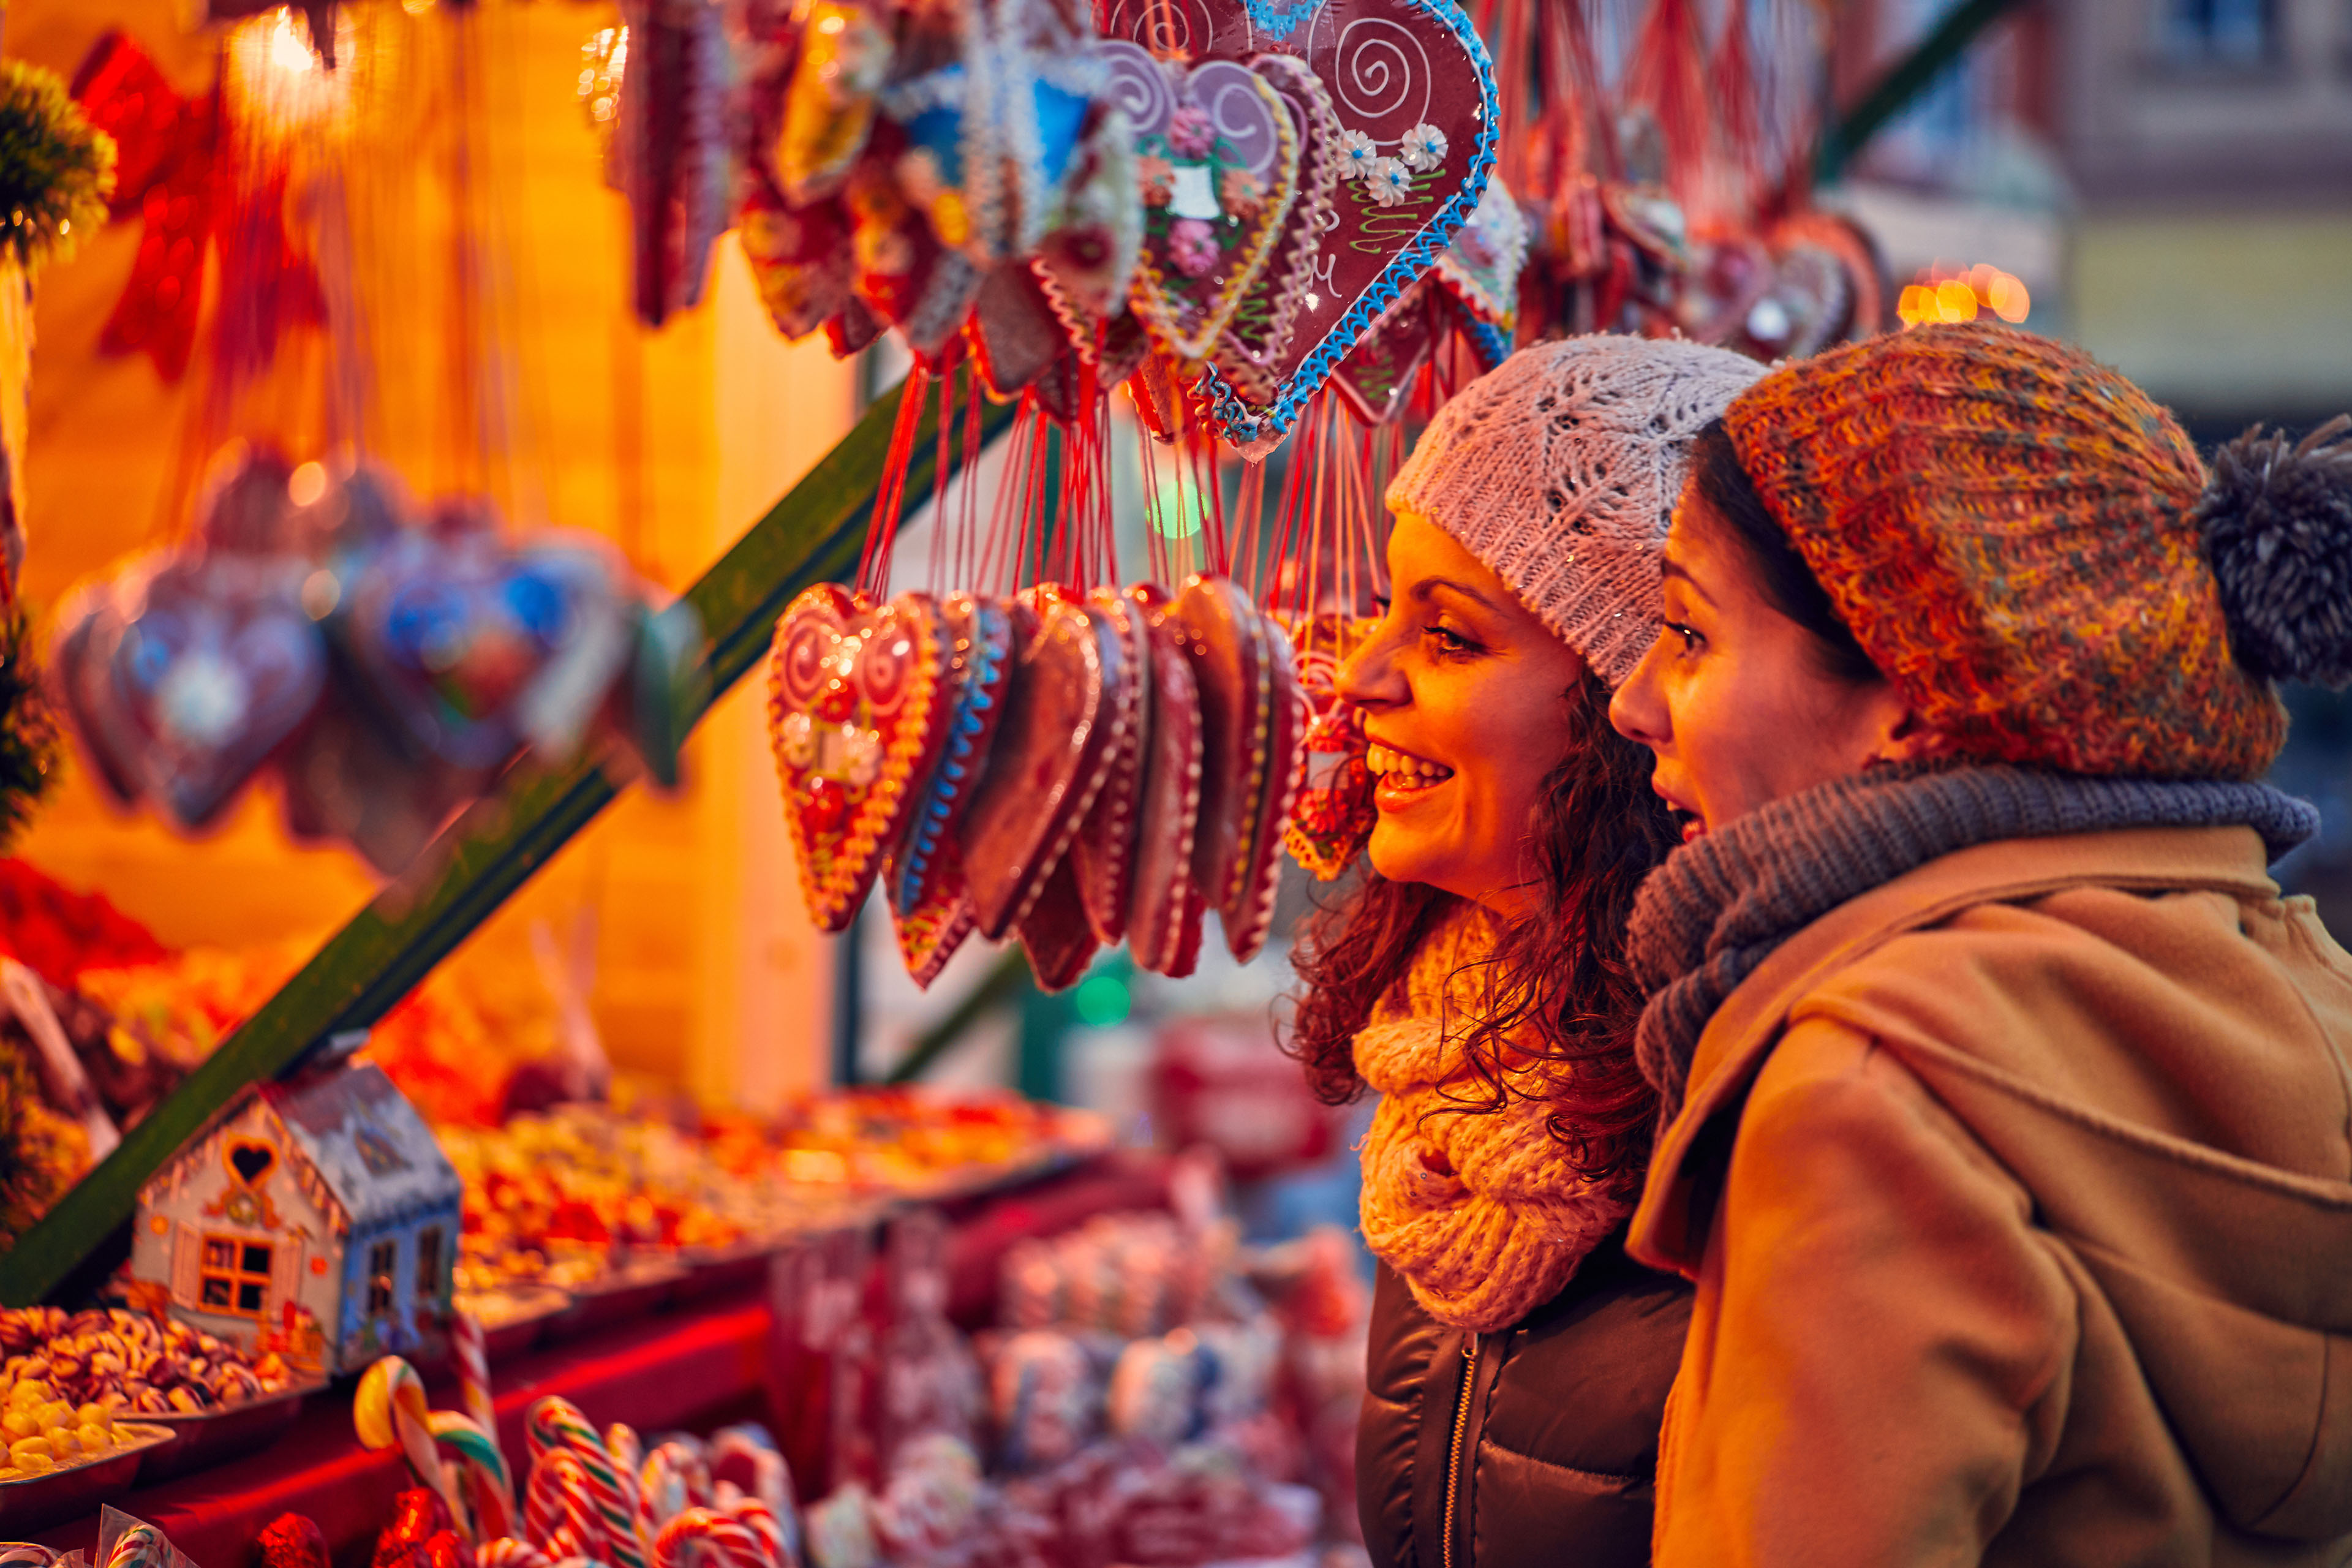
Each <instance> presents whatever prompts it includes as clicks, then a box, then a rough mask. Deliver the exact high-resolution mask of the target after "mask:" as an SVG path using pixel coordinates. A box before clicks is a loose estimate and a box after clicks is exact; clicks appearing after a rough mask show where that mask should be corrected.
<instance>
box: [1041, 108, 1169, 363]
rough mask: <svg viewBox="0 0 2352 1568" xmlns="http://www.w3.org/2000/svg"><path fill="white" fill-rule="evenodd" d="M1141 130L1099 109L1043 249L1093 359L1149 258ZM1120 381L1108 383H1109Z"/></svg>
mask: <svg viewBox="0 0 2352 1568" xmlns="http://www.w3.org/2000/svg"><path fill="white" fill-rule="evenodd" d="M1135 180H1136V174H1135V128H1134V127H1133V126H1131V125H1129V123H1128V122H1127V116H1125V115H1124V114H1121V113H1120V112H1119V111H1118V110H1116V109H1114V108H1111V107H1109V106H1108V105H1099V104H1098V105H1097V106H1096V108H1095V110H1094V111H1093V113H1092V114H1091V115H1090V117H1089V123H1088V125H1087V133H1086V135H1085V137H1084V139H1083V140H1082V141H1081V142H1079V144H1078V150H1077V152H1076V153H1075V154H1074V155H1073V157H1072V159H1071V163H1070V170H1069V173H1068V174H1067V175H1066V176H1065V178H1064V181H1063V186H1062V201H1061V205H1060V206H1059V207H1058V208H1057V209H1056V210H1055V213H1054V215H1053V216H1052V217H1051V218H1050V219H1049V220H1048V222H1047V225H1046V228H1045V235H1044V237H1042V238H1040V239H1039V240H1038V242H1037V273H1038V279H1039V280H1040V281H1041V282H1043V283H1044V284H1045V294H1046V297H1047V299H1049V300H1052V301H1053V306H1054V311H1055V314H1056V315H1057V316H1059V317H1060V318H1061V320H1062V324H1063V326H1064V327H1066V329H1068V331H1069V333H1070V336H1071V338H1072V340H1073V341H1074V342H1076V343H1078V344H1079V346H1080V349H1081V352H1084V353H1089V354H1091V353H1094V352H1095V338H1096V332H1097V328H1098V327H1100V326H1101V325H1102V324H1103V323H1104V322H1105V321H1107V320H1108V319H1109V318H1111V317H1112V316H1113V315H1115V314H1117V313H1118V312H1120V311H1123V310H1125V309H1126V304H1127V291H1128V289H1129V285H1131V284H1132V283H1133V282H1134V281H1135V262H1136V258H1137V257H1139V255H1141V254H1142V249H1143V208H1142V205H1141V204H1140V203H1139V202H1138V201H1137V200H1136V199H1135ZM1121 374H1124V373H1123V372H1122V373H1121ZM1118 379H1120V377H1119V376H1118V375H1106V376H1105V377H1104V380H1105V382H1106V383H1108V382H1110V381H1116V380H1118Z"/></svg>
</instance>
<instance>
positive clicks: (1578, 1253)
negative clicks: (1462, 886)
mask: <svg viewBox="0 0 2352 1568" xmlns="http://www.w3.org/2000/svg"><path fill="white" fill-rule="evenodd" d="M1495 939H1496V922H1495V918H1494V917H1493V916H1492V915H1490V914H1488V913H1487V912H1486V910H1482V909H1479V908H1477V907H1476V906H1475V905H1474V906H1465V908H1464V910H1462V912H1461V913H1459V914H1458V915H1456V916H1455V917H1454V919H1453V920H1452V921H1449V922H1448V923H1447V924H1446V925H1444V926H1443V927H1441V928H1440V929H1439V930H1437V931H1434V932H1433V933H1432V934H1431V935H1430V936H1429V937H1428V938H1427V939H1426V940H1425V941H1424V942H1423V943H1422V947H1421V951H1420V952H1417V953H1415V954H1414V955H1413V962H1412V972H1411V973H1410V975H1409V976H1408V977H1407V980H1406V984H1405V989H1406V994H1407V995H1406V1005H1403V1006H1398V1005H1394V1004H1393V1003H1391V1002H1386V1001H1384V1002H1383V1003H1382V1004H1381V1006H1380V1007H1379V1008H1378V1009H1377V1010H1375V1011H1374V1013H1373V1015H1372V1021H1371V1022H1370V1023H1369V1024H1367V1025H1366V1026H1364V1027H1363V1028H1362V1029H1361V1030H1360V1031H1359V1032H1358V1033H1357V1035H1356V1071H1357V1072H1358V1073H1360V1074H1361V1075H1362V1077H1363V1079H1364V1081H1365V1082H1366V1083H1368V1084H1370V1085H1371V1086H1372V1088H1373V1089H1377V1090H1379V1092H1380V1095H1381V1103H1380V1106H1379V1109H1378V1110H1375V1111H1374V1112H1373V1115H1372V1127H1371V1131H1370V1132H1369V1133H1367V1134H1366V1135H1365V1138H1364V1142H1363V1149H1362V1153H1363V1165H1364V1191H1363V1200H1362V1214H1363V1223H1364V1242H1365V1245H1366V1246H1368V1247H1370V1248H1371V1249H1372V1252H1373V1254H1374V1256H1376V1257H1378V1258H1380V1259H1381V1261H1382V1262H1384V1263H1386V1264H1387V1265H1388V1266H1389V1267H1390V1268H1393V1269H1395V1270H1396V1271H1397V1273H1398V1274H1399V1275H1400V1276H1402V1278H1403V1279H1404V1282H1405V1283H1406V1284H1407V1285H1408V1286H1409V1287H1411V1288H1412V1294H1413V1299H1414V1300H1417V1301H1419V1302H1420V1303H1421V1305H1422V1309H1423V1310H1424V1311H1426V1312H1427V1313H1428V1314H1429V1315H1430V1316H1431V1317H1433V1318H1435V1319H1436V1320H1437V1321H1439V1322H1441V1323H1444V1324H1445V1325H1446V1326H1447V1327H1449V1328H1454V1329H1467V1330H1471V1331H1475V1332H1479V1333H1487V1332H1492V1331H1496V1330H1498V1329H1507V1328H1508V1327H1510V1326H1511V1325H1512V1324H1514V1323H1516V1322H1517V1321H1519V1320H1520V1319H1522V1318H1524V1317H1526V1316H1527V1315H1528V1313H1529V1312H1531V1311H1533V1310H1535V1309H1536V1308H1538V1307H1539V1306H1541V1305H1543V1304H1544V1303H1545V1302H1546V1301H1549V1300H1551V1299H1552V1298H1553V1297H1554V1296H1557V1295H1558V1294H1559V1292H1560V1290H1561V1289H1563V1288H1565V1287H1566V1286H1567V1284H1568V1282H1569V1280H1570V1279H1571V1278H1572V1277H1573V1276H1574V1275H1575V1273H1576V1268H1577V1265H1579V1264H1580V1263H1581V1262H1583V1261H1584V1258H1585V1255H1586V1254H1587V1253H1589V1252H1591V1250H1592V1248H1593V1247H1595V1246H1596V1245H1598V1244H1599V1243H1600V1242H1601V1239H1602V1238H1603V1237H1606V1236H1608V1234H1609V1233H1610V1232H1611V1231H1612V1230H1613V1229H1615V1228H1616V1226H1617V1225H1618V1223H1619V1222H1620V1221H1621V1220H1622V1219H1623V1218H1624V1217H1625V1215H1626V1214H1627V1213H1628V1212H1629V1211H1630V1210H1631V1209H1632V1207H1633V1195H1634V1194H1633V1192H1632V1191H1631V1190H1629V1189H1628V1186H1627V1184H1623V1183H1608V1184H1595V1183H1593V1182H1591V1181H1588V1180H1587V1179H1586V1178H1584V1177H1583V1176H1580V1175H1579V1174H1578V1173H1577V1172H1576V1170H1575V1168H1574V1167H1573V1166H1571V1165H1570V1163H1569V1162H1568V1160H1567V1158H1566V1154H1565V1152H1564V1151H1563V1150H1562V1149H1561V1148H1560V1145H1559V1142H1558V1141H1557V1140H1555V1139H1554V1138H1553V1137H1552V1136H1551V1134H1550V1132H1549V1130H1548V1129H1547V1128H1546V1127H1545V1125H1544V1121H1545V1118H1546V1117H1547V1116H1548V1115H1549V1109H1550V1108H1549V1105H1548V1104H1547V1103H1546V1101H1545V1099H1544V1097H1543V1082H1544V1080H1543V1079H1542V1078H1541V1076H1539V1075H1538V1073H1536V1072H1534V1071H1532V1070H1527V1069H1521V1070H1519V1071H1516V1072H1513V1071H1509V1070H1507V1075H1506V1087H1507V1088H1509V1089H1511V1090H1512V1091H1513V1092H1512V1093H1511V1094H1510V1096H1509V1097H1508V1098H1507V1100H1506V1101H1505V1103H1504V1105H1503V1107H1502V1109H1501V1110H1495V1111H1491V1112H1483V1111H1480V1110H1477V1109H1476V1108H1477V1106H1478V1104H1479V1103H1480V1102H1481V1101H1482V1100H1484V1099H1485V1098H1486V1085H1485V1084H1484V1083H1483V1082H1482V1081H1481V1080H1480V1079H1477V1078H1476V1077H1475V1076H1474V1075H1473V1074H1472V1073H1471V1070H1470V1068H1469V1066H1468V1063H1467V1062H1466V1060H1465V1058H1464V1056H1463V1052H1462V1047H1461V1037H1463V1036H1464V1035H1465V1034H1466V1033H1467V1032H1468V1023H1467V1020H1469V1019H1472V1018H1475V1016H1476V1010H1477V1009H1478V1008H1479V1007H1480V1006H1482V1005H1484V992H1485V978H1484V977H1485V975H1486V973H1487V971H1486V969H1485V968H1484V967H1483V965H1480V966H1478V967H1472V968H1469V969H1466V970H1465V968H1464V965H1465V964H1469V965H1479V961H1480V960H1483V959H1484V958H1486V956H1487V955H1488V954H1489V953H1490V952H1492V951H1493V949H1494V944H1495ZM1433 1112H1434V1113H1435V1114H1432V1113H1433Z"/></svg>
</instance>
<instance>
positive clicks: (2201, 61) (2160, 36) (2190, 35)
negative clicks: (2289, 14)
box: [2157, 0, 2280, 66]
mask: <svg viewBox="0 0 2352 1568" xmlns="http://www.w3.org/2000/svg"><path fill="white" fill-rule="evenodd" d="M2279 41H2280V40H2279V19H2278V0H2158V9H2157V44H2158V50H2159V52H2160V53H2161V54H2162V55H2163V57H2164V58H2166V59H2167V60H2168V61H2170V62H2172V63H2173V64H2176V65H2185V66H2259V65H2267V64H2269V63H2270V62H2271V61H2272V60H2273V59H2275V58H2278V55H2279Z"/></svg>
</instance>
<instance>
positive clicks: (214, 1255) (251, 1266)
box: [196, 1236, 271, 1318]
mask: <svg viewBox="0 0 2352 1568" xmlns="http://www.w3.org/2000/svg"><path fill="white" fill-rule="evenodd" d="M270 1252H271V1248H270V1246H269V1244H268V1242H266V1241H246V1240H243V1239H241V1238H239V1237H233V1236H207V1237H205V1253H204V1260H203V1266H202V1268H200V1270H199V1271H198V1274H197V1280H198V1283H197V1287H196V1304H197V1305H198V1306H200V1307H203V1308H204V1309H205V1310H207V1311H213V1312H235V1313H236V1314H238V1315H239V1316H240V1317H247V1318H258V1317H260V1316H261V1315H262V1314H263V1313H264V1312H265V1311H266V1310H268V1305H269V1261H270Z"/></svg>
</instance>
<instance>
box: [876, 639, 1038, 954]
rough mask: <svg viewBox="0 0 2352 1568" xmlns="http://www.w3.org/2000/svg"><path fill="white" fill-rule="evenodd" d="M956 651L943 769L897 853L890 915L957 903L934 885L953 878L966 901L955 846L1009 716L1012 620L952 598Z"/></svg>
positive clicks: (952, 647)
mask: <svg viewBox="0 0 2352 1568" xmlns="http://www.w3.org/2000/svg"><path fill="white" fill-rule="evenodd" d="M940 617H941V619H942V620H943V621H944V622H945V624H946V629H947V636H948V639H949V642H948V646H949V656H948V658H949V663H948V670H949V678H950V681H951V682H952V689H951V692H950V697H949V700H950V703H951V704H952V708H951V711H950V718H949V721H948V731H947V739H946V742H945V744H944V745H943V746H942V748H941V749H940V760H939V765H938V766H937V767H935V768H934V769H932V771H931V773H930V777H929V781H928V783H927V784H925V785H924V787H923V791H922V795H921V797H920V799H919V800H918V801H917V802H916V803H915V805H914V808H913V812H912V815H911V816H909V817H908V823H907V831H906V834H905V836H904V837H902V838H901V839H900V840H899V841H898V845H897V847H895V848H893V850H892V851H891V858H890V864H889V870H888V879H887V882H886V883H885V888H886V890H887V894H888V896H889V900H890V908H891V909H892V910H894V911H897V912H898V913H901V914H911V913H914V912H916V911H919V910H924V909H926V908H927V907H934V906H937V905H940V904H941V903H943V902H947V901H950V900H949V897H948V894H947V893H946V892H945V891H943V890H942V889H940V888H938V887H935V886H934V884H935V883H937V882H939V881H940V879H941V878H942V877H943V876H945V875H947V874H949V873H950V870H951V871H952V876H953V881H954V889H953V896H954V898H957V899H960V898H961V895H962V888H963V874H962V864H961V855H960V854H959V852H958V850H957V847H956V844H957V839H956V835H957V830H958V829H959V828H960V827H961V826H962V823H963V816H964V810H965V808H966V807H967V806H968V805H971V795H972V791H973V788H974V787H975V786H976V785H977V784H979V782H980V776H981V773H982V769H983V768H984V767H985V766H986V764H987V760H988V752H989V743H990V742H991V741H992V740H993V738H994V737H995V734H996V727H997V723H998V721H1000V720H1002V719H1003V716H1004V699H1005V689H1006V688H1007V686H1008V685H1009V684H1010V682H1011V680H1012V679H1013V616H1012V613H1011V612H1010V611H1009V610H1008V609H1007V608H1006V606H1005V605H1003V604H1002V603H1000V602H999V601H997V600H994V599H988V598H982V597H977V596H975V595H971V594H950V595H948V596H947V597H946V598H945V599H943V600H941V601H940Z"/></svg>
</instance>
